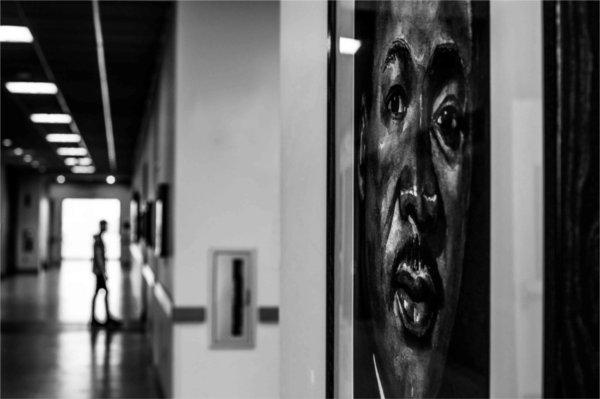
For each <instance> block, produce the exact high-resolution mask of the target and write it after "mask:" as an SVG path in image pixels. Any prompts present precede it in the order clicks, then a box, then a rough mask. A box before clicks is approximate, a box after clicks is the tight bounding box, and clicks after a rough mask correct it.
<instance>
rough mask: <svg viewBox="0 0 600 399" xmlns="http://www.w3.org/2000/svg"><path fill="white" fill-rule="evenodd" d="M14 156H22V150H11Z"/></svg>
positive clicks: (19, 148) (18, 148)
mask: <svg viewBox="0 0 600 399" xmlns="http://www.w3.org/2000/svg"><path fill="white" fill-rule="evenodd" d="M13 152H14V154H15V155H17V156H21V155H23V149H22V148H21V147H17V148H15V149H14V150H13Z"/></svg>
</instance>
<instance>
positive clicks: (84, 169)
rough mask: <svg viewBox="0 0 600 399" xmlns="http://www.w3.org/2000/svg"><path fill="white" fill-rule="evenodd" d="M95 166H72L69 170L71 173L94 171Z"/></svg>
mask: <svg viewBox="0 0 600 399" xmlns="http://www.w3.org/2000/svg"><path fill="white" fill-rule="evenodd" d="M95 171H96V168H94V167H93V166H73V167H72V168H71V172H73V173H94V172H95Z"/></svg>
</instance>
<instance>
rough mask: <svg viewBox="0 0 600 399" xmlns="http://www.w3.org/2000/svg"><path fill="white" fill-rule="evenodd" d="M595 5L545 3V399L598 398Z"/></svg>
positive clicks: (596, 65) (596, 52) (596, 32)
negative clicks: (548, 398)
mask: <svg viewBox="0 0 600 399" xmlns="http://www.w3.org/2000/svg"><path fill="white" fill-rule="evenodd" d="M599 17H600V16H599V6H598V2H597V1H589V2H588V1H572V2H566V1H546V2H544V3H543V24H544V36H543V41H544V53H543V56H544V328H543V331H544V346H543V348H544V366H543V394H544V397H552V398H555V397H590V398H591V397H598V395H599V386H598V372H599V363H600V361H599V358H600V356H599V350H598V346H599V342H598V334H599V330H598V313H599V309H598V285H599V283H598V280H599V278H598V275H599V272H598V264H599V260H598V259H599V251H598V240H599V238H598V202H599V200H598V169H599V163H598V152H599V143H598V136H599V131H598V125H599V121H598V72H599V70H598V35H599V33H598V19H599Z"/></svg>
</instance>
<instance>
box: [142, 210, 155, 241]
mask: <svg viewBox="0 0 600 399" xmlns="http://www.w3.org/2000/svg"><path fill="white" fill-rule="evenodd" d="M144 241H145V243H146V247H148V248H154V201H151V200H149V201H146V206H145V210H144Z"/></svg>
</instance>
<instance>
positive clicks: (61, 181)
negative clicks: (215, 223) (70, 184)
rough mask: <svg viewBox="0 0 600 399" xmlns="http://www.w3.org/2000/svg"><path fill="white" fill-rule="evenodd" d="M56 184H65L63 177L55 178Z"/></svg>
mask: <svg viewBox="0 0 600 399" xmlns="http://www.w3.org/2000/svg"><path fill="white" fill-rule="evenodd" d="M56 182H57V183H58V184H63V183H64V182H65V177H64V176H63V175H58V176H56Z"/></svg>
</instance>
